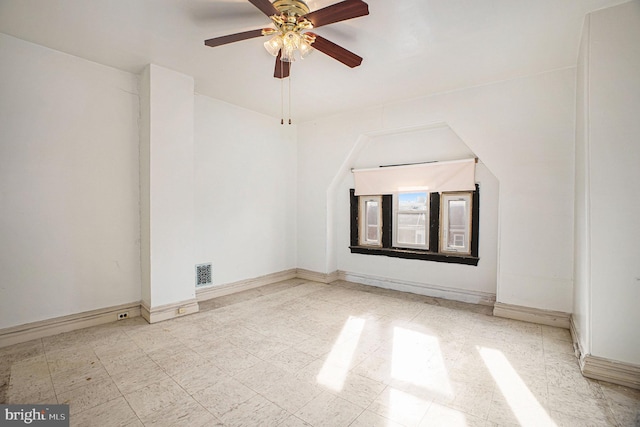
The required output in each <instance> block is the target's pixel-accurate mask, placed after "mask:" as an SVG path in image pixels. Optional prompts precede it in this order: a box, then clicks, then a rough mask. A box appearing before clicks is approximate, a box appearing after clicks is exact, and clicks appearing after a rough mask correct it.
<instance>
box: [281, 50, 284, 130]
mask: <svg viewBox="0 0 640 427" xmlns="http://www.w3.org/2000/svg"><path fill="white" fill-rule="evenodd" d="M283 72H284V71H283V65H282V61H280V76H282V73H283ZM280 117H281V119H280V124H281V125H283V124H284V79H283V78H282V77H280Z"/></svg>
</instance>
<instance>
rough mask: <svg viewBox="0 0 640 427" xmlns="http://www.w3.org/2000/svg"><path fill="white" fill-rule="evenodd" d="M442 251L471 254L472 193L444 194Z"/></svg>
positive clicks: (442, 204)
mask: <svg viewBox="0 0 640 427" xmlns="http://www.w3.org/2000/svg"><path fill="white" fill-rule="evenodd" d="M441 206H442V216H441V218H440V220H441V222H442V223H441V228H440V230H441V231H440V235H441V243H440V244H441V250H442V251H444V252H458V253H470V247H471V245H470V231H471V193H443V194H442V203H441Z"/></svg>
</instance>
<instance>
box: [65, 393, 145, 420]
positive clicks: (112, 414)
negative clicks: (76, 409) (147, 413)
mask: <svg viewBox="0 0 640 427" xmlns="http://www.w3.org/2000/svg"><path fill="white" fill-rule="evenodd" d="M138 421H139V420H138V417H137V416H136V414H135V412H133V409H131V407H130V406H129V403H127V401H126V400H125V398H124V397H122V396H121V397H117V398H115V399H113V400H110V401H108V402H105V403H103V404H101V405H98V406H95V407H93V408H91V409H87V410H85V411H82V412H80V413H77V414H74V415H73V416H71V417H70V424H71V426H78V427H119V426H125V425H128V424H130V423H135V422H138Z"/></svg>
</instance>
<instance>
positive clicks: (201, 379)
mask: <svg viewBox="0 0 640 427" xmlns="http://www.w3.org/2000/svg"><path fill="white" fill-rule="evenodd" d="M167 374H169V376H170V377H171V378H173V380H174V381H175V382H176V383H178V384H179V385H180V386H181V387H182V388H183V389H185V390H186V392H187V393H189V394H191V395H193V394H195V393H197V392H199V391H201V390H204V389H205V388H207V387H209V386H211V385H212V384H216V383H219V382H221V381H224V380H226V379H227V378H229V375H228V374H226V373H224V372H223V371H222V370H221V369H219V368H218V367H217V366H215V365H214V364H213V363H211V362H209V361H204V362H202V363H200V364H198V365H193V366H188V367H180V368H173V369H171V370H169V371H167Z"/></svg>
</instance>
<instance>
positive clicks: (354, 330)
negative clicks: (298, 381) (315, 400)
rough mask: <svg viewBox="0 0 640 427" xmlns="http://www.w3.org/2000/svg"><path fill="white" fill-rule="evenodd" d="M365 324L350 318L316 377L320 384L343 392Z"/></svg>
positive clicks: (360, 320) (361, 320)
mask: <svg viewBox="0 0 640 427" xmlns="http://www.w3.org/2000/svg"><path fill="white" fill-rule="evenodd" d="M365 322H366V320H365V319H362V318H360V317H354V316H349V319H347V321H346V322H345V324H344V326H343V327H342V330H341V331H340V335H339V336H338V338H337V339H336V344H335V345H334V346H333V348H332V349H331V352H330V353H329V356H328V357H327V358H326V359H325V361H324V364H323V365H322V369H321V370H320V373H318V376H317V377H316V380H317V381H318V383H319V384H322V385H323V386H325V387H327V388H329V389H331V390H333V391H338V392H339V391H341V390H342V387H343V386H344V381H345V379H346V378H347V373H348V372H349V369H350V367H351V361H352V360H353V355H354V353H355V351H356V348H357V347H358V342H359V339H360V335H361V334H362V330H363V329H364V324H365Z"/></svg>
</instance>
